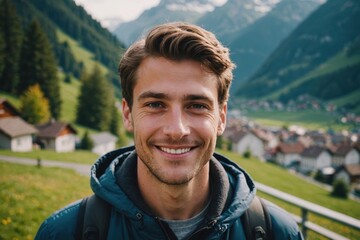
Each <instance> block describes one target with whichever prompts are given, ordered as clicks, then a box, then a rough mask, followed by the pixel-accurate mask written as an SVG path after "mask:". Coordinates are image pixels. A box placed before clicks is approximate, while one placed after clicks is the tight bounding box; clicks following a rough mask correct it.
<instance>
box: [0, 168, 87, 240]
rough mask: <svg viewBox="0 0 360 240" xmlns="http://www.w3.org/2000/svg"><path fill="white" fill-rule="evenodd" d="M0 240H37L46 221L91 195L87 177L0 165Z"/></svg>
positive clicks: (72, 172) (57, 170)
mask: <svg viewBox="0 0 360 240" xmlns="http://www.w3.org/2000/svg"><path fill="white" fill-rule="evenodd" d="M0 171H1V175H0V186H1V188H0V202H1V208H0V221H1V222H0V239H4V240H5V239H6V240H8V239H9V240H10V239H11V240H15V239H19V240H20V239H29V240H30V239H34V236H35V234H36V232H37V230H38V228H39V226H40V224H41V223H42V221H44V219H45V218H47V217H48V216H49V215H50V214H51V213H53V212H54V211H55V210H57V209H59V208H61V207H64V206H66V205H67V204H69V203H70V202H73V201H75V200H77V199H80V198H83V197H85V196H88V195H90V193H91V190H90V186H89V179H88V177H84V176H80V175H78V174H76V173H75V172H74V171H71V170H66V169H58V168H40V169H39V168H37V167H32V166H23V165H17V164H9V163H3V162H0Z"/></svg>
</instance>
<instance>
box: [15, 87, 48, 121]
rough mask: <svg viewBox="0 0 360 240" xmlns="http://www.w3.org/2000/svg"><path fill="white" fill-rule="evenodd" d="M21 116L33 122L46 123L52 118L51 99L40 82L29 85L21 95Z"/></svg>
mask: <svg viewBox="0 0 360 240" xmlns="http://www.w3.org/2000/svg"><path fill="white" fill-rule="evenodd" d="M20 101H21V107H20V112H21V116H22V117H23V118H24V119H25V120H26V121H28V122H29V123H32V124H37V123H45V122H47V121H48V120H49V119H50V110H49V101H48V100H47V99H46V98H45V97H44V94H43V92H42V91H41V89H40V86H39V85H38V84H36V85H34V86H31V87H29V89H28V90H26V91H25V92H24V94H23V95H21V97H20Z"/></svg>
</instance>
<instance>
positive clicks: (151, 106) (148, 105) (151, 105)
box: [146, 102, 164, 109]
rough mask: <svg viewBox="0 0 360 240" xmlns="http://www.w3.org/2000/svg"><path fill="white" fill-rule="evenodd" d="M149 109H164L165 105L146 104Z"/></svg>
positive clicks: (156, 103) (159, 103) (157, 103)
mask: <svg viewBox="0 0 360 240" xmlns="http://www.w3.org/2000/svg"><path fill="white" fill-rule="evenodd" d="M146 106H147V107H149V108H153V109H157V108H163V107H164V105H163V104H162V103H161V102H150V103H147V104H146Z"/></svg>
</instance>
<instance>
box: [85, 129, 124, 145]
mask: <svg viewBox="0 0 360 240" xmlns="http://www.w3.org/2000/svg"><path fill="white" fill-rule="evenodd" d="M90 138H91V139H92V140H93V142H94V144H95V145H99V144H103V143H108V142H115V141H117V139H118V138H117V137H116V136H115V135H113V134H111V133H109V132H101V133H94V134H91V135H90Z"/></svg>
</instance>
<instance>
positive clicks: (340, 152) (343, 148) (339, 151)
mask: <svg viewBox="0 0 360 240" xmlns="http://www.w3.org/2000/svg"><path fill="white" fill-rule="evenodd" d="M352 149H353V147H352V146H351V145H350V144H341V145H338V146H336V148H335V150H334V155H335V156H343V157H344V156H346V154H348V153H349V152H350V151H351V150H352Z"/></svg>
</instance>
